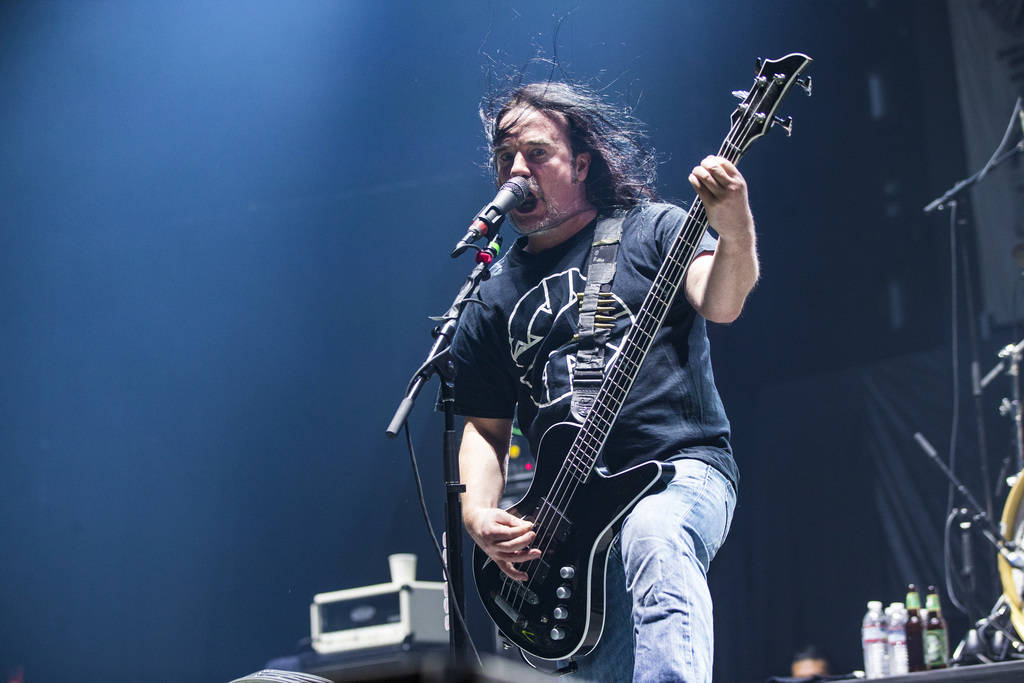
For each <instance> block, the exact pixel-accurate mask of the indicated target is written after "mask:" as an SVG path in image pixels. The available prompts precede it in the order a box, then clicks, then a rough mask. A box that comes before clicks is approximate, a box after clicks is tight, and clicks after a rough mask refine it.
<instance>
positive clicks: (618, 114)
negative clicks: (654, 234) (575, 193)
mask: <svg viewBox="0 0 1024 683" xmlns="http://www.w3.org/2000/svg"><path fill="white" fill-rule="evenodd" d="M519 107H528V108H530V109H535V110H537V111H540V112H558V113H559V114H561V115H562V116H564V117H565V120H566V121H567V122H568V126H569V140H570V144H571V145H572V154H573V158H575V157H576V155H578V154H580V153H582V152H589V153H590V170H589V171H588V172H587V179H586V181H585V183H584V184H585V185H586V189H587V200H588V201H589V202H590V203H591V204H592V205H593V206H594V207H596V208H597V209H598V210H599V211H601V212H610V211H612V210H615V209H629V208H631V207H634V206H636V205H637V204H640V203H641V202H644V201H648V200H654V199H657V195H656V193H655V189H654V183H655V180H656V177H657V167H656V163H655V159H654V151H653V150H650V149H648V148H647V147H646V146H645V145H644V144H643V142H644V134H643V130H642V126H641V124H640V122H639V121H637V120H636V119H635V118H634V117H633V116H632V114H630V113H629V112H628V111H626V110H620V109H618V108H616V107H614V106H612V105H610V104H608V103H606V102H605V101H604V100H602V99H601V97H600V96H598V95H597V93H595V92H593V91H591V90H588V89H587V88H585V87H583V86H580V85H574V84H569V83H562V82H545V83H531V84H529V85H521V86H518V87H516V88H515V89H513V90H511V91H508V92H506V93H503V94H501V95H495V96H491V97H487V98H485V99H484V101H483V102H481V104H480V120H481V121H482V122H483V124H484V133H485V134H486V136H487V142H488V146H489V153H490V167H491V170H492V171H493V170H494V169H495V167H496V166H495V163H494V149H495V147H496V146H497V145H498V144H499V143H500V142H501V141H502V139H503V138H504V137H505V136H506V135H507V134H508V132H509V129H511V128H512V126H514V125H515V120H513V119H510V118H508V117H506V116H505V115H506V114H507V113H509V112H510V111H512V110H513V109H516V108H519Z"/></svg>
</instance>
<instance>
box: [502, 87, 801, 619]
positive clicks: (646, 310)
mask: <svg viewBox="0 0 1024 683" xmlns="http://www.w3.org/2000/svg"><path fill="white" fill-rule="evenodd" d="M771 89H772V88H771V83H770V82H769V85H768V87H766V88H765V92H764V93H763V94H762V96H761V100H760V101H759V102H758V103H757V106H755V107H749V106H748V108H747V112H750V111H752V110H755V111H756V109H757V107H760V105H761V104H762V103H763V102H764V99H765V98H767V97H768V94H769V92H770V91H771ZM783 94H784V91H783ZM780 99H781V98H780ZM744 118H745V119H746V120H745V122H744V121H743V120H741V123H744V124H745V125H744V126H742V134H743V135H746V134H747V133H749V131H750V130H751V129H752V128H753V126H754V125H755V123H757V114H756V113H755V114H754V115H753V116H745V117H744ZM736 132H737V131H736V125H735V124H733V125H732V126H731V127H730V131H729V134H728V135H726V138H725V140H724V141H723V143H722V146H721V147H720V148H719V155H721V156H723V157H724V158H726V159H728V160H729V161H730V162H733V163H735V161H737V160H738V159H739V157H740V156H741V155H742V153H743V150H741V149H740V148H739V147H738V146H737V145H735V144H733V142H732V138H733V135H734V134H735V133H736ZM694 209H696V210H694ZM706 218H707V214H706V211H705V207H704V205H703V202H702V201H701V200H700V198H699V197H698V198H697V199H696V200H695V201H694V202H693V204H692V205H691V208H690V212H689V213H688V215H687V218H686V220H685V223H684V226H683V229H682V230H681V231H680V233H679V234H678V235H677V237H676V239H675V240H674V242H673V245H672V247H671V249H670V250H669V255H668V257H667V258H666V267H665V268H664V269H661V270H659V272H658V274H657V275H656V276H655V281H654V282H653V283H652V286H651V289H650V291H649V292H648V295H647V297H645V301H644V304H643V305H641V311H640V313H639V314H638V316H637V324H636V326H635V327H634V328H633V330H639V331H640V333H641V334H643V335H644V336H645V337H647V339H646V340H645V341H644V342H643V343H642V344H641V345H633V346H630V347H629V348H628V349H627V351H625V352H624V353H623V354H622V355H621V356H620V357H619V359H618V361H617V362H616V364H615V366H614V367H613V368H611V370H609V373H608V375H607V376H606V378H605V380H604V382H603V385H607V387H605V386H602V389H606V388H607V391H600V393H599V395H601V396H603V395H609V396H611V397H612V399H613V400H612V401H611V404H612V405H614V404H616V403H617V404H618V405H617V406H614V407H613V408H611V409H610V411H611V412H612V416H611V418H610V419H609V418H605V417H603V416H601V414H600V410H601V409H608V406H606V405H603V404H600V403H599V402H595V404H594V406H592V408H591V410H590V412H589V413H588V416H587V419H586V420H584V424H583V425H582V426H581V428H580V432H579V433H578V434H577V436H576V438H575V439H574V441H573V444H572V446H571V447H570V449H569V452H568V453H567V454H566V458H565V461H564V462H563V466H562V467H561V468H560V471H559V474H558V476H556V479H555V481H554V482H553V483H552V486H551V489H549V495H548V496H547V497H546V498H545V499H543V502H542V503H541V505H540V508H541V510H540V513H539V514H538V515H537V517H536V521H535V522H534V528H535V529H538V528H539V529H540V530H541V533H540V534H538V536H541V535H542V534H543V537H542V538H539V539H538V540H540V541H541V543H537V544H535V547H538V546H540V545H543V546H544V549H543V550H542V555H541V557H542V558H543V557H544V556H545V555H546V554H547V552H548V550H550V547H551V544H552V542H553V541H554V538H555V536H556V533H555V530H553V529H550V528H549V527H548V524H549V523H550V522H551V521H552V518H553V517H552V516H553V515H558V516H559V517H561V518H562V519H563V520H565V519H566V518H565V514H564V509H566V508H567V507H568V506H567V503H568V502H569V501H571V500H572V497H573V495H575V491H576V489H577V488H578V485H579V484H581V483H583V482H585V481H586V479H587V477H588V476H589V474H590V472H591V471H592V470H593V467H594V464H596V459H597V455H598V454H599V453H600V447H601V445H602V444H603V443H604V441H605V439H606V438H607V436H608V434H609V433H610V431H611V427H612V425H613V423H614V419H615V414H616V413H617V412H618V410H619V409H620V408H621V405H622V403H624V401H625V398H626V395H627V394H628V392H629V389H630V388H631V387H632V384H633V380H635V375H636V372H637V371H638V370H639V363H640V362H642V360H643V359H644V357H645V356H646V355H647V353H648V352H649V350H650V346H651V344H652V343H653V340H654V336H655V335H656V334H657V332H658V331H659V330H660V328H661V326H662V325H663V324H664V317H665V315H667V309H668V307H669V305H670V304H671V301H672V300H673V299H674V297H675V295H676V294H677V293H678V290H679V287H680V286H681V280H682V274H683V273H685V271H686V269H687V268H689V265H690V262H692V260H693V258H694V257H695V256H696V254H695V253H691V254H690V257H689V259H687V262H686V264H685V265H683V264H682V262H681V261H680V260H679V259H678V254H677V253H676V252H677V251H682V247H683V246H684V245H685V246H686V247H689V249H690V250H691V251H692V252H696V248H697V246H698V244H699V240H700V238H701V237H703V234H704V233H705V232H706V230H707V221H706ZM680 267H681V268H682V272H674V273H672V274H668V273H669V271H674V270H678V269H679V268H680ZM663 274H664V275H665V277H662V275H663ZM666 284H667V290H669V291H659V289H660V288H661V287H662V286H664V285H666ZM655 301H657V304H655V303H654V302H655ZM648 303H650V306H648V305H647V304H648ZM655 309H661V310H660V311H659V312H658V313H657V314H656V315H655V314H654V313H652V310H655ZM648 322H653V323H654V325H653V329H652V330H646V329H644V325H645V324H646V323H648ZM633 330H631V332H633ZM633 336H634V334H630V335H629V339H628V340H627V341H628V342H632V341H633V339H632V338H633ZM626 346H628V345H627V344H626V343H625V342H624V348H626ZM643 347H646V348H643ZM636 349H642V353H640V354H639V358H638V359H633V358H631V357H629V355H628V352H629V351H633V350H636ZM624 360H625V361H627V363H628V364H630V365H635V366H637V367H636V368H635V369H631V370H630V371H629V372H628V373H627V372H625V371H624V370H623V371H620V372H618V373H616V372H615V371H616V369H620V370H622V367H623V366H624V365H626V364H627V363H623V361H624ZM629 374H633V378H632V379H631V378H629V376H628V375H629ZM618 375H626V376H625V377H622V378H620V377H618ZM620 379H621V380H624V382H623V384H619V383H618V382H619V380H620ZM612 387H614V388H616V389H618V390H619V391H620V392H621V396H615V395H614V394H613V392H612V391H611V388H612ZM598 419H600V420H601V421H602V422H604V423H605V426H604V427H603V432H604V433H603V434H602V433H601V432H602V429H598V430H597V433H596V434H594V433H591V432H592V431H593V427H594V423H595V421H596V420H598ZM588 440H589V441H590V442H591V443H590V450H591V451H592V454H591V455H589V456H581V455H579V454H578V451H580V450H581V446H582V445H583V444H585V443H586V442H587V441H588ZM570 479H571V480H574V481H575V482H576V483H575V484H573V483H571V482H570ZM554 500H557V501H558V502H557V503H555V502H554ZM548 510H550V511H551V514H547V512H548ZM557 524H558V522H556V523H555V525H556V527H557ZM541 561H543V560H542V559H540V558H538V559H537V560H530V561H528V562H526V563H524V565H525V567H523V569H524V570H528V573H529V574H530V578H529V579H528V581H527V585H526V587H525V588H526V589H527V590H530V588H531V586H532V584H533V582H534V580H535V579H536V576H537V573H536V572H535V571H533V570H534V569H536V563H537V562H541ZM545 564H546V563H545ZM515 583H518V582H517V581H515V580H513V579H511V577H508V576H507V575H503V585H502V590H501V594H502V597H506V595H505V587H506V586H508V588H509V595H508V596H507V597H509V598H512V595H511V592H512V591H513V590H514V585H512V584H515ZM526 595H527V593H526V591H523V590H520V591H519V594H518V596H517V597H516V598H513V603H514V605H515V606H514V609H516V610H518V609H519V608H520V607H521V606H522V603H523V601H524V600H525V599H526Z"/></svg>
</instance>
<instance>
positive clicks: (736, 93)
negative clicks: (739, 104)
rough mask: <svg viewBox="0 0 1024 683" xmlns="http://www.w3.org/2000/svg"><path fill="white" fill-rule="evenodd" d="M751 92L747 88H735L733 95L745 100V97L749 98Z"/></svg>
mask: <svg viewBox="0 0 1024 683" xmlns="http://www.w3.org/2000/svg"><path fill="white" fill-rule="evenodd" d="M749 94H750V93H749V92H747V91H746V90H733V91H732V96H733V97H735V98H736V99H737V100H745V99H747V95H749Z"/></svg>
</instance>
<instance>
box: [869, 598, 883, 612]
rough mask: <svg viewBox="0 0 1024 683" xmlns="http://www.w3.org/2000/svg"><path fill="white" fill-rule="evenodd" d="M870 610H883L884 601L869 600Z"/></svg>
mask: <svg viewBox="0 0 1024 683" xmlns="http://www.w3.org/2000/svg"><path fill="white" fill-rule="evenodd" d="M868 609H875V610H880V609H882V601H881V600H869V601H868Z"/></svg>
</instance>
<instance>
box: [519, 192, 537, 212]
mask: <svg viewBox="0 0 1024 683" xmlns="http://www.w3.org/2000/svg"><path fill="white" fill-rule="evenodd" d="M536 208H537V197H536V196H535V195H534V194H533V193H532V192H528V193H527V195H526V201H524V202H523V203H522V204H520V205H519V206H518V207H517V208H516V212H517V213H530V212H531V211H533V210H534V209H536Z"/></svg>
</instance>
